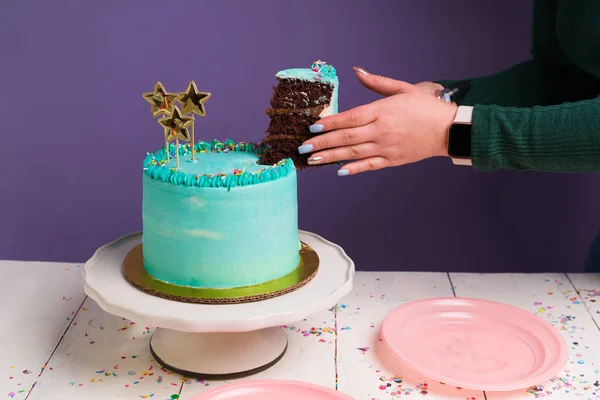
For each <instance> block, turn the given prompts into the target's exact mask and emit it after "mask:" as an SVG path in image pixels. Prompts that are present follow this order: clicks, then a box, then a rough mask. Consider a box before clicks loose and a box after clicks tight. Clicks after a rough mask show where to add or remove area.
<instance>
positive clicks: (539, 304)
mask: <svg viewBox="0 0 600 400" xmlns="http://www.w3.org/2000/svg"><path fill="white" fill-rule="evenodd" d="M450 277H451V279H452V282H453V284H454V286H455V291H456V295H457V296H458V297H474V298H481V299H487V300H492V301H498V302H502V303H505V304H510V305H512V306H516V307H519V308H522V309H524V310H527V311H529V312H531V313H533V314H535V315H537V316H539V317H541V318H543V319H545V320H546V321H548V322H550V323H551V324H553V325H554V326H555V327H556V328H557V329H558V330H559V331H560V332H561V333H562V335H563V336H564V338H565V340H566V342H567V344H568V347H569V361H568V363H567V365H566V367H565V368H564V370H563V371H562V372H561V373H560V374H559V375H558V376H556V377H554V378H552V379H551V380H550V381H548V382H545V383H540V384H539V385H537V386H534V387H531V388H527V389H523V390H518V391H514V392H506V393H491V392H486V396H487V399H488V400H499V399H532V398H542V397H543V398H546V397H549V398H551V399H561V400H562V399H597V398H600V387H599V386H598V381H597V380H598V379H599V378H600V377H599V376H598V362H600V346H599V345H598V344H599V343H600V331H598V329H597V327H596V325H595V323H594V321H593V320H592V318H591V316H590V314H589V313H588V311H587V309H586V306H585V304H584V303H583V301H582V299H581V298H580V297H579V295H578V294H577V292H576V291H575V288H574V287H573V286H572V285H571V282H570V281H569V279H568V278H567V276H566V275H563V274H547V275H544V274H497V275H496V274H450Z"/></svg>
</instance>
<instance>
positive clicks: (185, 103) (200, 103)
mask: <svg viewBox="0 0 600 400" xmlns="http://www.w3.org/2000/svg"><path fill="white" fill-rule="evenodd" d="M178 94H179V102H180V103H181V111H182V112H183V113H184V114H189V113H194V114H198V115H200V116H202V117H204V116H206V109H205V108H204V103H206V101H207V100H208V99H210V96H211V95H212V94H211V93H208V92H199V91H198V87H196V82H194V81H190V83H189V85H188V87H187V89H185V92H181V93H178Z"/></svg>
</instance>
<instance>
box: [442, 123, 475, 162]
mask: <svg viewBox="0 0 600 400" xmlns="http://www.w3.org/2000/svg"><path fill="white" fill-rule="evenodd" d="M448 155H449V156H450V157H452V158H471V125H467V124H454V125H452V127H451V128H450V135H449V136H448Z"/></svg>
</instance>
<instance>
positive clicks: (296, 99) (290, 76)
mask: <svg viewBox="0 0 600 400" xmlns="http://www.w3.org/2000/svg"><path fill="white" fill-rule="evenodd" d="M275 77H276V78H277V86H275V87H274V88H273V96H272V98H271V102H270V104H271V108H270V109H268V110H267V115H268V116H269V118H270V122H269V126H268V128H267V136H266V137H265V138H264V139H263V142H262V143H263V144H264V145H266V146H267V148H268V150H267V151H266V152H265V153H264V154H263V155H262V157H261V158H260V161H259V162H260V163H261V164H265V165H271V164H276V163H278V162H279V161H281V160H283V159H285V158H291V159H292V160H293V161H294V164H295V166H296V168H297V169H303V168H306V167H308V164H307V160H308V157H309V156H310V155H309V154H298V147H299V146H300V145H301V144H302V143H303V142H304V141H306V140H308V139H310V138H311V137H314V136H315V135H316V134H312V133H310V131H309V127H310V126H311V125H312V124H314V123H315V122H317V121H318V120H319V119H321V118H323V117H326V116H328V115H332V114H337V112H338V87H339V81H338V77H337V75H336V71H335V68H333V67H332V66H331V65H328V64H326V63H325V62H323V61H320V60H319V61H315V62H314V63H313V64H312V65H311V66H310V68H292V69H286V70H283V71H279V72H278V73H277V75H276V76H275Z"/></svg>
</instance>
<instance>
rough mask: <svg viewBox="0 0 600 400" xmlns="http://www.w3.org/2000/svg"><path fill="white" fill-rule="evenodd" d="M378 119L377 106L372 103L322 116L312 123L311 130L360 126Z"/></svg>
mask: <svg viewBox="0 0 600 400" xmlns="http://www.w3.org/2000/svg"><path fill="white" fill-rule="evenodd" d="M376 119H377V112H376V106H375V104H373V103H371V104H366V105H363V106H358V107H355V108H352V109H350V110H348V111H344V112H341V113H339V114H334V115H330V116H328V117H325V118H322V119H320V120H318V121H317V122H315V123H314V124H313V125H311V127H310V131H311V132H312V133H319V132H327V131H333V130H336V129H348V128H358V127H360V126H364V125H368V124H370V123H371V122H373V121H375V120H376Z"/></svg>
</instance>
